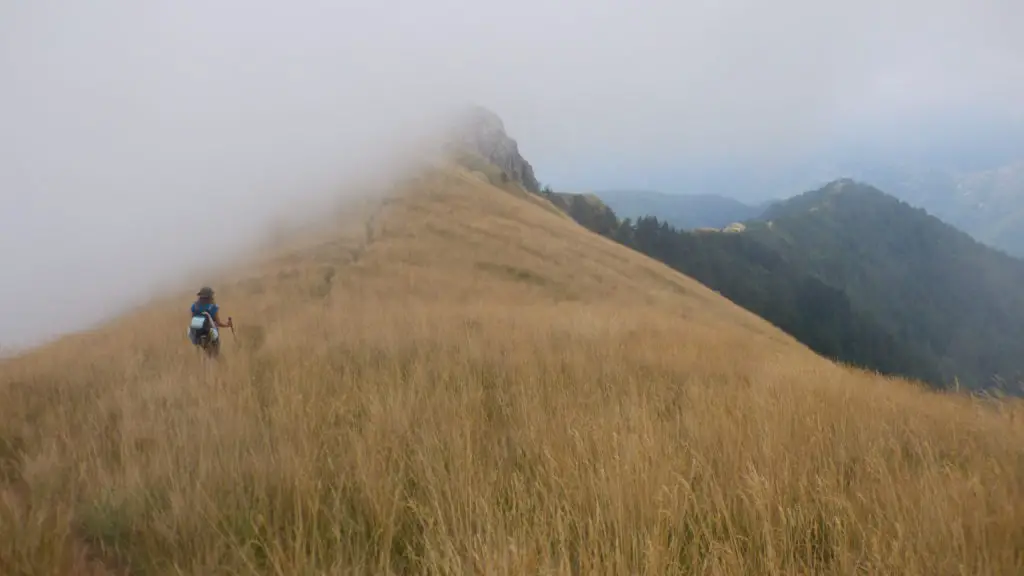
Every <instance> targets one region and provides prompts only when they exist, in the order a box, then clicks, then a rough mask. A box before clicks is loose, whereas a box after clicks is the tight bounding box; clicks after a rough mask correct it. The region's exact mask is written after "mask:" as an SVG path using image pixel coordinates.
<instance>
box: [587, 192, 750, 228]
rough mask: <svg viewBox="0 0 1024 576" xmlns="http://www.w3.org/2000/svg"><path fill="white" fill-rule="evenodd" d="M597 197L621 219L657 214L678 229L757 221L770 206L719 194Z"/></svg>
mask: <svg viewBox="0 0 1024 576" xmlns="http://www.w3.org/2000/svg"><path fill="white" fill-rule="evenodd" d="M595 195H596V196H597V197H599V198H600V199H601V200H603V201H604V202H605V204H607V205H608V206H609V207H610V208H611V209H612V210H614V211H615V212H616V214H618V215H619V216H622V217H625V218H640V217H642V216H649V215H657V216H658V217H659V218H661V219H662V220H665V221H666V222H668V223H669V224H671V225H673V226H676V227H678V228H683V229H686V230H693V229H697V228H724V227H725V226H728V225H729V224H732V223H733V222H740V221H742V220H747V219H750V218H754V217H756V216H757V215H759V214H760V213H761V212H763V211H764V208H765V206H766V205H767V203H762V204H759V205H750V204H744V203H743V202H740V201H739V200H735V199H733V198H729V197H726V196H721V195H718V194H667V193H664V192H654V191H649V190H605V191H601V192H596V193H595Z"/></svg>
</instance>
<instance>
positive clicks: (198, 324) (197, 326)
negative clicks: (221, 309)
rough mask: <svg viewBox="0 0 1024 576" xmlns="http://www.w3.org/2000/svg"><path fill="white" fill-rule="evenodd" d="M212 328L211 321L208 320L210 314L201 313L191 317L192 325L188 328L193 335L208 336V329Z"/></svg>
mask: <svg viewBox="0 0 1024 576" xmlns="http://www.w3.org/2000/svg"><path fill="white" fill-rule="evenodd" d="M212 327H213V319H212V318H210V313H209V312H206V311H203V312H200V313H199V314H196V315H195V316H193V317H192V323H191V324H190V325H189V328H190V329H191V330H192V332H194V333H195V335H196V336H197V337H198V336H208V335H209V334H210V328H212Z"/></svg>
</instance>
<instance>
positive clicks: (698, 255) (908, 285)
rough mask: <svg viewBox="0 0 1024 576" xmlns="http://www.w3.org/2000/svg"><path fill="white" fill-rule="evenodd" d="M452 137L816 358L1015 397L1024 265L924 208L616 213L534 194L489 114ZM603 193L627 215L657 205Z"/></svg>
mask: <svg viewBox="0 0 1024 576" xmlns="http://www.w3.org/2000/svg"><path fill="white" fill-rule="evenodd" d="M461 130H462V132H461V133H459V134H457V137H456V139H455V141H456V143H457V144H456V148H457V149H458V150H459V151H460V154H462V155H463V162H464V163H466V165H467V166H469V167H471V169H474V170H477V173H478V174H479V175H480V176H481V177H483V178H485V179H486V180H488V181H490V182H491V183H493V184H497V185H502V183H515V184H518V185H521V186H522V187H523V188H524V189H525V190H527V191H528V192H530V193H533V194H536V195H537V196H540V197H542V198H545V199H547V200H548V201H549V202H550V203H551V204H553V205H554V206H556V207H557V208H559V209H560V210H561V211H563V212H564V213H565V214H567V215H568V216H569V217H571V218H572V219H574V220H575V221H576V222H577V223H579V224H581V225H582V226H584V227H585V228H587V229H589V230H591V231H592V232H595V233H597V234H600V235H602V236H605V237H608V238H610V239H613V240H615V241H616V242H618V243H620V244H623V245H625V246H627V247H629V248H632V249H634V250H636V251H638V252H640V253H642V254H645V255H647V256H650V257H652V258H654V259H656V260H659V261H661V262H662V263H664V264H666V265H668V266H670V267H672V268H674V269H675V270H677V271H679V272H682V273H683V274H686V275H687V276H690V277H692V278H694V279H695V280H697V281H699V282H701V283H702V284H704V285H705V286H707V287H709V288H711V289H713V290H715V291H717V292H719V293H720V294H722V295H723V296H725V297H726V298H728V299H729V300H731V301H733V302H734V303H735V304H737V305H739V306H742V307H743V308H746V309H747V310H749V311H751V312H753V313H755V314H757V315H759V316H761V317H762V318H764V319H765V320H768V321H769V322H771V323H772V324H774V325H776V326H777V327H779V328H780V329H782V330H784V331H785V332H787V333H789V334H790V335H791V336H793V337H794V338H796V339H797V340H799V341H801V342H803V343H804V344H805V345H806V346H808V347H809V348H811V349H812V350H814V351H815V352H817V353H819V354H821V355H823V356H826V357H829V358H832V359H835V360H839V361H842V362H845V363H849V364H852V365H855V366H859V367H863V368H868V369H872V370H876V371H878V372H880V373H883V374H888V375H900V376H906V377H910V378H913V379H917V380H920V381H923V382H926V383H928V384H930V385H932V386H934V387H938V388H949V387H961V388H963V389H968V390H991V389H1001V390H1003V391H1004V392H1006V393H1010V394H1014V395H1024V389H1022V386H1021V384H1020V382H1021V380H1022V372H1024V290H1022V288H1024V262H1022V261H1020V260H1017V259H1015V258H1013V257H1010V256H1008V255H1006V254H1005V253H1003V252H1000V251H998V250H994V249H992V248H989V247H988V246H986V245H984V244H982V243H980V242H977V241H975V240H974V239H972V237H970V236H969V235H967V234H966V233H964V232H962V231H960V230H958V229H957V228H954V227H953V226H950V225H948V224H946V223H944V222H943V221H941V220H939V219H938V218H936V217H934V216H931V215H929V214H928V213H926V212H925V211H924V210H923V209H920V208H915V207H912V206H911V205H909V204H907V203H906V202H904V201H901V200H899V199H897V198H895V197H893V196H891V195H889V194H886V193H884V192H882V191H880V190H878V189H877V188H874V187H872V186H869V185H866V184H863V183H859V182H857V181H854V180H851V179H841V180H836V181H833V182H831V183H829V184H828V185H826V186H824V187H822V188H820V189H818V190H814V191H810V192H806V193H804V194H800V195H797V196H794V197H792V198H789V199H787V200H781V201H773V202H770V203H767V204H766V205H762V206H758V207H754V206H749V205H744V204H742V203H730V202H721V201H719V200H717V199H716V198H713V197H712V198H710V200H709V198H708V197H703V196H694V197H692V198H690V200H691V202H690V205H691V206H692V207H694V208H695V212H696V213H695V214H693V215H692V216H689V217H687V216H684V215H681V214H679V213H678V212H679V211H678V210H676V211H675V213H674V215H673V216H665V215H663V214H660V213H658V212H655V213H654V214H652V215H646V216H640V217H637V218H629V217H627V218H620V217H619V215H618V214H617V213H616V211H615V210H614V209H613V208H612V207H610V206H609V202H606V201H605V199H604V198H601V197H599V196H597V195H594V194H571V193H560V192H553V191H552V190H551V189H550V188H548V187H543V188H542V187H541V186H540V185H539V183H538V182H537V180H536V178H535V177H534V174H533V170H532V167H531V166H530V164H529V163H528V162H527V161H526V160H525V159H523V158H522V156H521V155H520V154H519V152H518V147H517V145H516V142H515V140H513V139H512V138H510V137H509V136H508V135H507V134H505V132H504V127H503V125H502V123H501V120H500V119H499V118H498V117H497V116H496V115H494V114H493V113H490V112H489V111H487V110H484V109H477V110H474V111H473V112H472V113H471V114H469V115H468V116H467V121H466V122H465V123H464V124H462V126H461ZM473 158H476V160H473ZM533 194H530V195H533ZM611 196H612V198H613V201H614V202H616V203H618V204H619V205H621V206H626V208H627V210H630V213H637V212H636V210H638V209H640V207H642V206H643V205H644V203H645V202H646V203H647V205H648V206H649V207H651V208H652V209H654V210H657V206H658V205H659V204H664V201H665V198H663V197H662V196H659V195H657V194H648V195H642V197H641V198H640V199H639V200H636V199H634V200H635V201H630V199H629V198H628V195H627V194H626V193H618V194H616V193H612V194H611ZM665 196H666V197H668V195H665ZM739 220H742V222H738V221H739ZM729 222H731V223H732V224H730V225H725V224H726V223H729ZM688 227H691V228H696V229H694V230H686V229H685V228H688Z"/></svg>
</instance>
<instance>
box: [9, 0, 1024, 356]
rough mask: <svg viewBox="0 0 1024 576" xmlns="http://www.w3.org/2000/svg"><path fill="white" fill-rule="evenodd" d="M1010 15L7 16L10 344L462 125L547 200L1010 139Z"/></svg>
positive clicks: (235, 9) (466, 11) (312, 203)
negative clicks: (803, 161) (980, 125)
mask: <svg viewBox="0 0 1024 576" xmlns="http://www.w3.org/2000/svg"><path fill="white" fill-rule="evenodd" d="M57 6H59V9H58V8H57ZM881 9H884V11H885V13H886V14H887V16H886V19H885V20H884V22H880V21H879V20H878V18H877V14H878V11H879V10H881ZM1021 10H1022V8H1021V6H1020V5H1019V4H1018V3H1013V2H1000V3H991V2H990V3H981V4H979V3H978V2H974V1H972V2H967V1H966V0H951V1H948V2H943V3H942V4H941V5H940V6H936V5H935V4H934V3H931V2H929V3H927V4H922V3H921V2H919V1H918V0H914V1H911V0H905V1H904V2H901V3H900V4H899V5H898V6H895V7H893V6H892V4H891V3H890V2H885V3H884V4H883V3H882V2H881V0H872V1H869V2H859V3H847V4H844V5H821V4H817V3H809V2H807V1H806V0H785V1H784V2H781V3H775V4H772V5H771V6H768V5H765V4H763V3H760V2H754V1H753V0H730V1H729V2H726V3H720V2H716V3H683V4H680V3H678V2H668V1H666V0H659V1H657V2H653V3H649V4H648V5H647V8H646V9H645V10H642V11H638V10H636V9H635V7H634V5H633V4H632V3H630V2H624V1H619V0H615V1H611V2H604V3H602V4H600V6H598V7H593V6H592V5H591V4H590V3H587V4H576V5H574V4H571V3H570V4H562V5H559V7H557V8H552V6H551V5H550V3H548V2H541V1H540V0H524V1H521V2H517V3H516V6H515V9H509V6H508V5H507V3H500V2H491V1H486V0H478V1H475V2H462V1H457V0H437V1H435V2H429V3H423V2H411V1H409V0H382V1H380V2H373V3H362V4H352V3H323V2H309V1H302V0H300V1H298V2H290V3H286V4H281V3H272V2H267V1H265V0H258V1H251V2H242V1H240V0H227V1H224V2H218V3H216V4H210V3H207V2H199V1H197V0H183V1H179V2H173V3H169V2H157V3H152V2H146V3H141V2H134V1H127V0H94V1H93V2H90V3H88V4H87V5H86V4H82V3H60V4H57V3H54V2H48V1H46V0H40V1H33V2H5V3H2V5H0V39H2V40H0V76H2V77H3V78H4V89H3V90H2V91H0V125H3V127H4V129H3V130H2V131H0V194H2V204H3V210H2V211H0V261H3V262H4V264H5V267H6V272H5V274H6V275H7V276H8V277H14V278H17V279H18V280H17V281H15V282H5V283H4V284H3V286H2V288H0V290H2V291H0V306H2V308H0V314H2V316H3V317H4V319H5V321H4V323H3V324H2V327H3V329H4V332H3V333H0V346H4V345H7V344H8V343H30V342H36V341H38V339H40V338H46V337H48V336H50V335H54V334H59V333H62V332H64V331H66V330H72V329H76V328H80V327H83V326H87V325H91V324H92V323H94V322H95V321H98V320H100V319H103V318H109V317H111V315H116V314H117V313H120V312H122V311H124V310H126V309H129V308H131V306H133V305H135V304H139V303H142V302H145V301H146V299H147V297H149V296H150V295H153V294H157V293H162V292H163V291H164V290H165V289H168V290H169V289H171V288H170V286H169V285H168V283H174V284H175V285H177V282H178V281H179V280H180V281H181V283H182V284H191V283H192V276H191V275H189V273H190V272H192V271H197V272H196V274H197V275H198V277H202V276H203V274H202V272H201V270H202V269H208V268H216V266H218V265H219V264H221V263H223V262H226V261H230V260H231V257H232V256H233V255H234V254H237V253H240V252H244V251H245V250H246V249H247V247H249V246H251V244H252V243H253V242H255V241H257V240H258V239H259V238H260V237H261V236H262V234H263V229H264V228H265V227H266V226H267V225H268V222H270V223H273V222H274V221H276V220H277V219H280V218H284V217H286V215H287V214H288V213H289V212H292V211H295V210H298V211H300V212H302V213H308V212H312V213H319V212H321V211H322V210H321V208H322V206H323V204H324V203H325V202H327V203H330V202H333V201H334V200H336V199H338V198H339V197H340V196H342V195H344V194H352V193H355V192H354V191H355V190H361V189H363V188H364V187H362V186H358V185H355V184H353V182H352V180H353V179H356V181H358V180H360V179H364V178H365V179H370V180H371V181H375V182H376V181H378V180H384V181H385V182H387V181H390V180H391V174H392V173H394V172H395V171H396V170H398V169H399V168H401V167H403V166H405V164H407V162H406V160H407V158H406V154H405V152H406V151H408V150H409V149H415V148H417V146H416V142H417V141H418V140H419V139H420V138H421V137H423V138H429V134H431V133H432V132H433V131H434V128H435V122H434V120H435V119H436V118H439V117H442V116H444V115H445V112H444V111H445V110H448V109H451V108H453V107H454V108H459V107H461V106H462V105H464V104H465V103H467V102H483V103H486V104H487V105H488V106H490V107H492V108H493V109H495V110H496V111H498V112H499V113H500V114H501V116H502V118H503V120H504V121H505V123H506V124H508V125H509V127H510V128H511V130H512V131H513V132H515V133H516V135H517V137H518V138H519V139H520V142H521V146H522V148H523V152H524V153H525V154H526V155H527V156H529V157H530V158H531V160H532V161H533V162H534V164H535V165H536V167H537V171H538V174H537V178H538V179H539V180H543V181H545V182H550V183H553V184H554V185H555V186H556V187H558V188H568V187H573V188H578V187H581V186H582V187H586V188H593V187H595V186H597V185H600V186H602V187H607V186H615V185H617V184H619V183H622V182H623V181H625V183H626V184H628V185H630V186H643V187H651V186H649V185H648V184H649V183H648V182H646V181H645V180H646V179H648V178H649V177H652V176H651V175H653V174H657V173H662V172H664V171H665V170H670V169H672V170H674V169H676V168H678V167H681V166H684V165H685V166H686V167H689V168H694V167H696V168H705V167H707V166H719V167H724V168H725V169H726V170H727V171H729V172H731V173H742V174H750V175H752V177H755V178H756V177H759V175H760V174H761V173H762V172H763V171H764V170H768V171H770V169H771V168H772V167H773V166H774V165H775V163H776V162H779V161H784V160H787V159H790V160H792V159H794V158H795V159H800V158H802V157H804V155H805V153H807V152H808V151H813V150H817V149H818V148H819V147H821V146H823V145H827V144H828V143H830V142H832V141H834V140H835V139H837V138H841V137H842V136H843V135H849V134H850V133H851V132H852V133H859V132H861V131H865V130H866V131H868V132H871V133H873V134H874V135H875V136H879V137H881V139H883V140H884V139H886V138H888V137H890V136H892V130H888V128H890V127H893V126H896V127H897V128H895V130H896V131H897V132H899V131H903V132H912V133H916V128H915V127H914V124H913V123H914V122H917V123H918V125H921V124H923V125H927V124H928V122H931V121H933V120H935V119H936V118H944V117H948V116H958V117H964V116H969V115H970V114H971V113H972V112H977V111H978V110H983V111H986V112H987V113H989V115H990V116H991V117H992V118H993V119H995V120H999V121H1002V120H1005V119H1009V118H1013V117H1014V116H1017V117H1019V116H1020V113H1021V108H1020V99H1019V97H1018V96H1019V94H1020V93H1021V88H1022V86H1024V75H1021V74H1020V71H1021V69H1022V68H1021V66H1022V65H1024V64H1022V60H1021V59H1020V58H1019V57H1018V56H1019V54H1020V35H1019V34H1018V33H1017V32H1018V31H1017V29H1016V28H1015V27H1014V26H1013V25H1012V24H1010V23H1013V22H1018V21H1020V20H1021V19H1022V18H1024V16H1022V14H1021ZM922 13H927V14H928V18H922V17H921V14H922ZM765 30H775V31H781V32H780V33H778V34H776V33H771V34H766V33H765ZM867 31H870V33H868V32H867ZM526 35H528V36H529V38H530V40H529V41H526V40H520V39H518V38H519V37H520V36H523V37H525V36H526ZM808 46H814V47H815V48H814V49H813V50H808V48H807V47H808ZM923 47H926V48H923ZM721 62H729V63H730V64H729V66H721V65H719V63H721ZM666 70H671V71H672V72H671V74H666ZM908 118H910V119H911V120H908V121H904V120H906V119H908ZM443 123H444V122H442V124H443ZM396 154H397V156H396ZM396 165H397V166H396ZM540 172H543V174H540ZM380 185H383V184H380ZM374 187H378V185H377V184H376V183H375V184H374ZM294 219H300V218H299V217H295V218H294ZM186 276H187V278H186ZM67 286H74V287H75V288H76V289H75V291H74V293H71V292H72V291H69V290H67V289H66V287H67Z"/></svg>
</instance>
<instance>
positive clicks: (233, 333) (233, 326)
mask: <svg viewBox="0 0 1024 576" xmlns="http://www.w3.org/2000/svg"><path fill="white" fill-rule="evenodd" d="M228 326H230V327H231V337H232V338H235V321H234V320H232V319H231V316H228Z"/></svg>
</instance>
